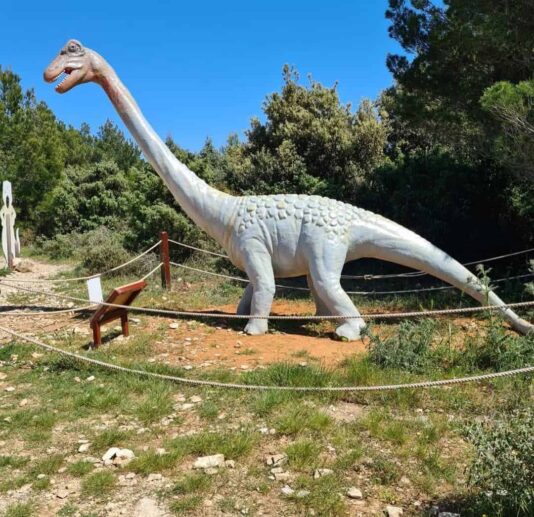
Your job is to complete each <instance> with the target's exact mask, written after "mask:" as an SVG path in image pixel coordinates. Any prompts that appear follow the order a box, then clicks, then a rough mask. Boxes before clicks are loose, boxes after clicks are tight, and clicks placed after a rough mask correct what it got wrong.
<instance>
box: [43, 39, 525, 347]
mask: <svg viewBox="0 0 534 517" xmlns="http://www.w3.org/2000/svg"><path fill="white" fill-rule="evenodd" d="M63 72H64V73H65V74H66V75H65V77H64V78H63V79H62V80H61V82H59V84H58V85H57V86H56V88H55V89H56V91H57V92H58V93H65V92H67V91H69V90H70V89H71V88H73V87H74V86H77V85H78V84H81V83H87V82H95V83H97V84H99V85H100V86H101V87H102V88H103V89H104V90H105V92H106V93H107V95H108V97H109V99H110V100H111V102H112V103H113V105H114V106H115V109H116V110H117V112H118V113H119V115H120V116H121V118H122V120H123V121H124V123H125V124H126V126H127V127H128V129H129V130H130V132H131V134H132V135H133V137H134V138H135V140H136V141H137V143H138V144H139V146H140V147H141V149H142V150H143V152H144V154H145V156H146V157H147V158H148V160H149V162H150V163H151V164H152V166H153V167H154V169H155V170H156V171H157V173H158V174H159V176H160V177H161V178H162V180H163V181H164V182H165V184H166V185H167V187H168V188H169V189H170V191H171V192H172V194H173V195H174V197H175V198H176V200H177V201H178V203H179V204H180V205H181V207H182V208H183V210H184V211H185V212H186V213H187V214H188V215H189V217H191V219H192V220H193V221H194V222H195V223H196V224H197V225H198V226H200V227H201V228H202V229H203V230H205V231H206V232H207V233H208V234H209V235H210V236H211V237H213V238H214V239H215V240H217V242H219V244H220V245H221V246H222V247H223V248H224V249H225V250H226V252H227V253H228V256H229V257H230V259H231V261H232V263H233V264H234V265H235V266H237V267H238V268H239V269H241V270H243V271H245V272H246V274H247V275H248V278H249V280H250V284H249V285H248V287H247V288H246V289H245V292H244V294H243V297H242V299H241V301H240V303H239V306H238V313H239V314H246V315H250V319H249V321H248V323H247V325H246V327H245V331H246V332H247V333H248V334H255V335H257V334H263V333H265V332H266V331H267V320H266V319H257V318H254V316H268V315H269V313H270V310H271V305H272V301H273V296H274V292H275V280H274V279H275V277H282V278H284V277H286V278H287V277H295V276H301V275H307V279H308V285H309V287H310V290H311V292H312V295H313V297H314V300H315V304H316V307H317V313H318V314H321V315H340V316H349V317H350V318H347V319H343V320H341V321H340V325H339V326H338V327H337V329H336V334H337V335H338V336H339V337H341V338H346V339H348V340H353V339H357V338H359V337H360V332H361V330H362V328H363V327H364V326H365V323H364V321H363V320H362V319H361V318H358V316H360V313H359V312H358V310H357V309H356V307H355V306H354V304H353V303H352V301H351V299H350V298H349V296H348V295H347V294H346V293H345V291H344V290H343V289H342V287H341V284H340V275H341V270H342V268H343V265H344V264H345V262H348V261H351V260H355V259H358V258H362V257H373V258H378V259H383V260H387V261H390V262H396V263H398V264H402V265H404V266H408V267H411V268H414V269H420V270H422V271H425V272H426V273H429V274H431V275H433V276H435V277H437V278H440V279H441V280H444V281H445V282H448V283H449V284H452V285H453V286H455V287H457V288H459V289H461V290H462V291H465V292H466V293H467V294H469V295H470V296H472V297H473V298H475V299H476V300H478V301H479V302H481V303H484V302H486V301H487V302H488V303H489V304H492V305H497V306H502V305H504V302H503V301H502V300H501V299H500V298H499V297H498V296H497V295H496V294H495V293H493V292H489V293H487V292H485V289H484V287H483V286H482V285H481V282H480V281H479V280H478V279H477V277H476V276H474V275H473V274H472V273H471V272H470V271H468V270H467V269H466V268H465V267H463V266H462V265H461V264H459V263H458V262H457V261H455V260H454V259H452V258H451V257H449V256H448V255H447V254H446V253H444V252H443V251H441V250H439V249H438V248H436V247H435V246H433V245H432V244H430V243H429V242H428V241H426V240H425V239H423V238H422V237H419V236H418V235H417V234H415V233H413V232H411V231H410V230H408V229H406V228H404V227H402V226H400V225H398V224H396V223H394V222H392V221H390V220H388V219H385V218H384V217H381V216H379V215H375V214H373V213H371V212H368V211H367V210H363V209H361V208H357V207H354V206H351V205H349V204H346V203H342V202H340V201H335V200H333V199H327V198H323V197H319V196H306V195H291V194H290V195H274V196H245V197H235V196H231V195H229V194H225V193H223V192H219V191H218V190H216V189H214V188H212V187H211V186H209V185H208V184H206V183H205V182H204V181H202V180H201V179H200V178H198V177H197V176H196V175H195V174H194V173H193V172H192V171H191V170H189V169H188V168H187V167H186V166H185V165H184V164H183V163H181V162H180V161H178V159H177V158H176V157H175V156H174V155H173V154H172V152H171V151H170V150H169V149H168V148H167V146H166V145H165V144H164V142H163V141H162V140H161V139H160V138H159V137H158V135H157V134H156V132H155V131H154V129H153V128H152V127H151V126H150V124H149V123H148V122H147V120H146V119H145V118H144V116H143V114H142V113H141V110H140V109H139V107H138V105H137V104H136V102H135V100H134V99H133V97H132V95H131V94H130V92H129V91H128V90H127V89H126V87H125V86H124V84H123V83H122V82H121V81H120V79H119V77H118V76H117V74H116V73H115V71H114V70H113V69H112V68H111V66H110V65H109V64H108V63H107V62H106V61H105V60H104V59H103V58H102V57H101V56H100V55H99V54H97V53H96V52H94V51H92V50H90V49H88V48H85V47H84V46H83V45H82V44H81V43H80V42H79V41H76V40H70V41H69V42H68V43H67V44H66V45H65V47H63V49H62V50H61V51H60V53H59V54H58V56H57V57H56V58H55V59H54V60H53V61H52V63H51V64H50V65H49V67H48V68H47V69H46V70H45V72H44V79H45V80H46V81H47V82H55V81H56V80H57V79H58V78H59V77H60V76H61V75H63ZM500 311H501V312H502V314H503V315H504V317H505V318H506V319H507V320H508V321H509V322H510V324H511V325H512V327H513V328H514V329H516V330H517V331H519V332H522V333H526V332H528V331H531V330H532V329H533V325H532V324H530V323H529V322H527V321H525V320H524V319H521V318H520V317H518V316H517V315H516V314H515V313H514V312H513V311H512V310H510V309H508V308H502V309H500ZM354 317H356V318H354Z"/></svg>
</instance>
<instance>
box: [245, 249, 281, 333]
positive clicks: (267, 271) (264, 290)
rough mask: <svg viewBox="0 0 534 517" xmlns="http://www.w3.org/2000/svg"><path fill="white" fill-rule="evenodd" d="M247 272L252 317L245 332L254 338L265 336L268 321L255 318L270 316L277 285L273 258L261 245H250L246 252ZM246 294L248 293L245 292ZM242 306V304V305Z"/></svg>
mask: <svg viewBox="0 0 534 517" xmlns="http://www.w3.org/2000/svg"><path fill="white" fill-rule="evenodd" d="M244 261H245V271H246V273H247V275H248V278H249V280H250V285H251V286H252V288H251V290H252V297H251V303H250V316H251V319H250V320H249V321H248V323H247V326H246V327H245V332H246V333H247V334H251V335H254V336H257V335H260V334H265V333H266V332H267V328H268V323H269V322H268V320H267V319H255V318H254V317H253V316H269V314H270V312H271V306H272V304H273V298H274V292H275V285H274V273H273V266H272V262H271V256H270V255H269V253H268V252H267V250H266V249H265V248H264V247H263V246H262V245H261V244H260V243H259V242H255V243H249V244H248V246H247V250H246V251H244ZM245 294H246V292H245ZM240 305H241V303H240Z"/></svg>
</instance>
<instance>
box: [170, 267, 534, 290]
mask: <svg viewBox="0 0 534 517" xmlns="http://www.w3.org/2000/svg"><path fill="white" fill-rule="evenodd" d="M169 264H171V266H176V267H180V268H182V269H188V270H190V271H195V272H197V273H205V274H207V275H211V276H216V277H219V278H225V279H227V280H236V281H238V282H244V283H247V284H248V283H250V280H249V279H248V278H242V277H239V276H232V275H225V274H222V273H215V272H213V271H207V270H205V269H199V268H196V267H192V266H186V265H185V264H178V262H172V261H171V262H169ZM425 274H426V273H425ZM531 276H534V273H525V274H524V275H516V276H509V277H505V278H498V279H496V280H493V281H492V283H494V284H497V283H501V282H506V281H507V280H517V279H519V278H527V277H531ZM274 285H275V287H280V288H282V289H291V290H294V291H308V292H309V291H310V289H309V288H308V287H297V286H292V285H283V284H274ZM446 289H457V288H456V287H454V286H453V285H444V286H434V287H425V288H421V289H403V290H398V291H345V292H346V293H347V294H357V295H361V296H372V295H379V294H403V293H404V294H406V293H419V292H423V291H444V290H446Z"/></svg>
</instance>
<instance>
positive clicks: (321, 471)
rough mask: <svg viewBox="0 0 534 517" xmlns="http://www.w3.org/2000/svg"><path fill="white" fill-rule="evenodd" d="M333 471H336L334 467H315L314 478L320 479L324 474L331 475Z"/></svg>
mask: <svg viewBox="0 0 534 517" xmlns="http://www.w3.org/2000/svg"><path fill="white" fill-rule="evenodd" d="M333 473H334V471H333V470H332V469H315V472H314V473H313V478H314V479H319V478H322V477H323V476H330V475H331V474H333Z"/></svg>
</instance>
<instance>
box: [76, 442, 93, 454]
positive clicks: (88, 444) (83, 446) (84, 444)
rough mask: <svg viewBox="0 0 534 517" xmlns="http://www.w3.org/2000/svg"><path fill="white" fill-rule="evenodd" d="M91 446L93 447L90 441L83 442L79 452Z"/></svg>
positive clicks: (85, 450)
mask: <svg viewBox="0 0 534 517" xmlns="http://www.w3.org/2000/svg"><path fill="white" fill-rule="evenodd" d="M89 447H91V444H90V443H82V444H81V445H80V446H79V447H78V452H87V451H88V450H89Z"/></svg>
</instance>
